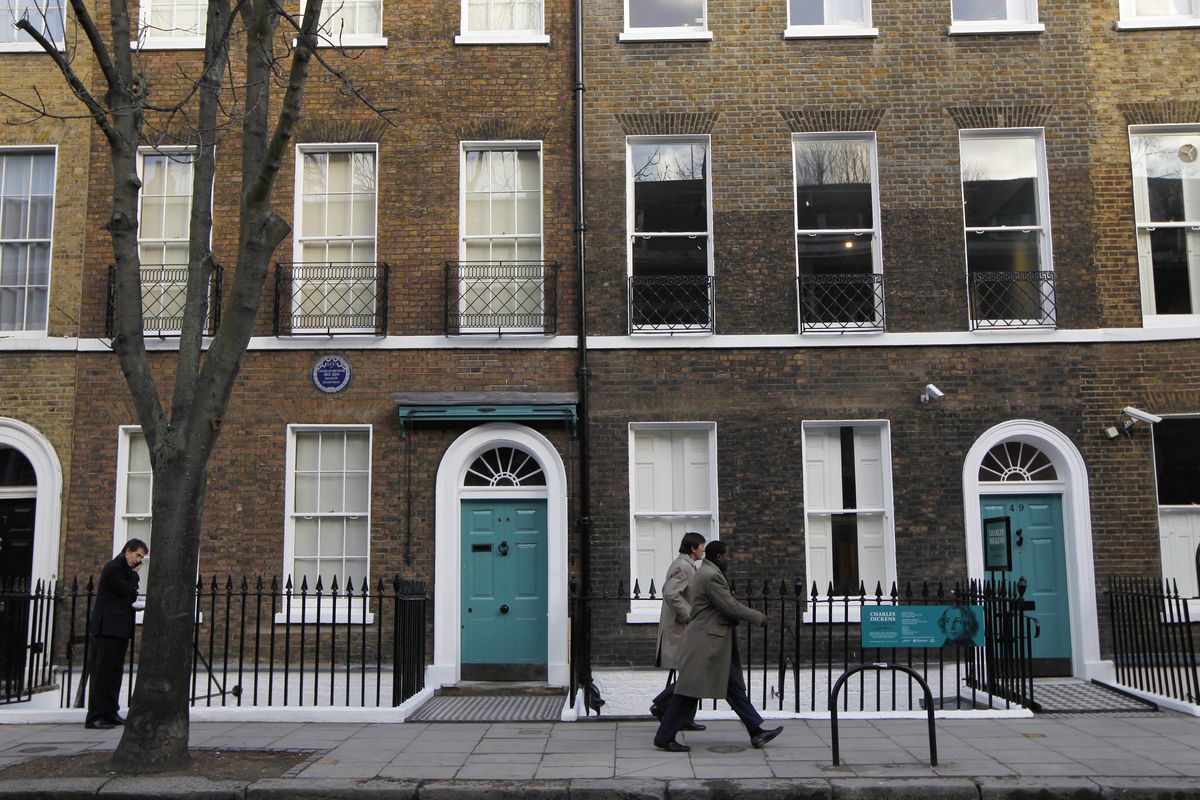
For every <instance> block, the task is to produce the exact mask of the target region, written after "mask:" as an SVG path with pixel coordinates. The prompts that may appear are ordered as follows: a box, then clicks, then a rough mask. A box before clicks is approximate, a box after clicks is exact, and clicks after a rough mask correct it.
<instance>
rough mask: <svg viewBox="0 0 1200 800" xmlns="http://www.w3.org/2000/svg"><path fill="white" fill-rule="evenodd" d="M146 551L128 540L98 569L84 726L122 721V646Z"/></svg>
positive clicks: (105, 725) (126, 642) (128, 631)
mask: <svg viewBox="0 0 1200 800" xmlns="http://www.w3.org/2000/svg"><path fill="white" fill-rule="evenodd" d="M149 553H150V548H149V547H147V546H146V543H145V542H143V541H142V540H141V539H130V540H129V541H128V542H126V543H125V547H124V548H122V549H121V552H120V553H119V554H118V555H117V557H116V558H114V559H113V560H112V561H110V562H108V563H107V564H105V565H104V569H103V570H101V571H100V586H99V587H98V588H97V590H96V605H95V607H94V608H92V617H91V619H90V620H89V622H88V633H90V634H91V635H92V651H91V654H90V655H89V656H88V661H89V662H90V663H89V665H88V671H89V672H90V673H91V684H90V687H89V689H88V713H87V721H86V722H85V723H84V727H85V728H100V729H105V728H112V727H114V726H116V725H124V724H125V720H124V719H122V718H121V716H120V714H118V713H117V711H118V708H119V705H120V702H119V695H120V692H121V672H122V669H123V667H124V664H125V649H126V648H127V647H128V646H129V640H130V639H131V638H133V604H134V602H135V601H136V600H137V596H138V582H139V581H140V580H141V578H140V576H139V575H138V573H137V570H138V569H139V568H140V567H141V566H142V560H143V559H145V558H146V556H147V555H149Z"/></svg>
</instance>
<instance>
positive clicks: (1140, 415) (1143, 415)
mask: <svg viewBox="0 0 1200 800" xmlns="http://www.w3.org/2000/svg"><path fill="white" fill-rule="evenodd" d="M1124 411H1125V413H1126V414H1127V415H1128V416H1129V418H1130V419H1135V420H1137V421H1138V422H1147V423H1149V424H1151V425H1157V424H1158V423H1160V422H1162V417H1157V416H1155V415H1154V414H1151V413H1150V412H1149V411H1142V410H1141V409H1140V408H1134V407H1133V406H1125V409H1124Z"/></svg>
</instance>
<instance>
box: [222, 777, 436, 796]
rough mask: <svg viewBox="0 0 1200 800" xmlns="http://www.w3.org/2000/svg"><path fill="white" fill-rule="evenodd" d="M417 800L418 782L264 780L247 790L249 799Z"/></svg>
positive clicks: (248, 787)
mask: <svg viewBox="0 0 1200 800" xmlns="http://www.w3.org/2000/svg"><path fill="white" fill-rule="evenodd" d="M298 797H303V798H304V800H359V798H361V800H416V797H417V782H416V781H397V780H388V779H387V778H380V779H370V780H350V779H347V778H264V779H263V780H260V781H255V782H254V783H252V784H250V785H249V786H247V787H246V800H293V799H294V798H298Z"/></svg>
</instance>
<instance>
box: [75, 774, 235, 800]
mask: <svg viewBox="0 0 1200 800" xmlns="http://www.w3.org/2000/svg"><path fill="white" fill-rule="evenodd" d="M97 796H99V797H104V798H109V800H121V799H122V798H126V797H128V798H135V800H136V799H137V798H162V797H171V798H179V800H243V798H244V797H245V796H246V784H245V783H243V782H241V781H213V780H209V779H208V778H193V777H181V778H168V777H137V778H112V779H110V780H109V781H107V782H106V783H105V784H104V785H103V786H101V787H100V791H99V792H97Z"/></svg>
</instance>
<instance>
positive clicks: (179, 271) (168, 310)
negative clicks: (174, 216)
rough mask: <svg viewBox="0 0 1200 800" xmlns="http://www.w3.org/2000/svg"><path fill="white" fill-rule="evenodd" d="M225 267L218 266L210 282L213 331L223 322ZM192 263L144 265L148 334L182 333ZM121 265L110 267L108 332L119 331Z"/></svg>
mask: <svg viewBox="0 0 1200 800" xmlns="http://www.w3.org/2000/svg"><path fill="white" fill-rule="evenodd" d="M222 274H223V270H222V269H221V267H219V266H214V267H213V270H212V277H211V278H210V279H209V284H208V320H207V321H206V323H205V326H204V330H205V333H208V334H210V335H211V334H213V333H215V332H216V330H217V326H219V325H220V324H221V276H222ZM187 281H188V267H187V265H186V264H175V265H164V266H143V267H142V270H141V282H142V330H143V331H145V333H146V335H147V336H159V337H167V336H178V335H179V332H180V330H181V329H182V328H183V313H184V310H185V309H186V304H187ZM116 314H117V268H116V267H115V266H112V265H110V266H109V268H108V303H107V306H106V307H105V314H104V331H105V335H106V336H108V337H112V336H114V335H115V334H116Z"/></svg>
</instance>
